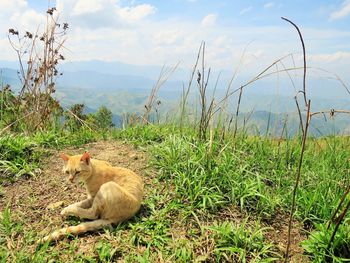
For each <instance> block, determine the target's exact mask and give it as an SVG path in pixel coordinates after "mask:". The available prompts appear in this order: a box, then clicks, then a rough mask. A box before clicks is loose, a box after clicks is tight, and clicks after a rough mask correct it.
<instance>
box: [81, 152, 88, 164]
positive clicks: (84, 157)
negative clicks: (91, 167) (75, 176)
mask: <svg viewBox="0 0 350 263" xmlns="http://www.w3.org/2000/svg"><path fill="white" fill-rule="evenodd" d="M80 161H82V162H86V164H89V163H90V154H89V153H88V152H85V153H84V154H83V156H82V157H81V159H80Z"/></svg>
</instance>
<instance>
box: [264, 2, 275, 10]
mask: <svg viewBox="0 0 350 263" xmlns="http://www.w3.org/2000/svg"><path fill="white" fill-rule="evenodd" d="M274 5H275V4H274V3H273V2H268V3H266V4H264V8H265V9H268V8H271V7H273V6H274Z"/></svg>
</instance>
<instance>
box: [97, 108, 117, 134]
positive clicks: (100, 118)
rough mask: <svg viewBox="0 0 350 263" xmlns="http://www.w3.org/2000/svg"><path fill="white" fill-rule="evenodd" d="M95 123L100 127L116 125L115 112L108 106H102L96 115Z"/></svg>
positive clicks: (105, 127) (106, 127)
mask: <svg viewBox="0 0 350 263" xmlns="http://www.w3.org/2000/svg"><path fill="white" fill-rule="evenodd" d="M94 123H95V124H96V126H98V128H100V129H108V128H111V127H113V126H114V123H113V114H112V111H111V110H109V109H108V108H107V107H106V106H101V107H100V108H99V109H98V111H97V112H96V114H95V115H94Z"/></svg>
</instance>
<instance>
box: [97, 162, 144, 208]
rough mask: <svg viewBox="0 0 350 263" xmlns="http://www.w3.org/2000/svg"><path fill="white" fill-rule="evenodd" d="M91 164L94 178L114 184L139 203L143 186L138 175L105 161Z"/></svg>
mask: <svg viewBox="0 0 350 263" xmlns="http://www.w3.org/2000/svg"><path fill="white" fill-rule="evenodd" d="M92 163H93V165H94V168H95V169H94V170H95V173H96V174H95V176H96V177H99V178H100V180H103V181H104V183H106V182H109V181H113V182H116V183H117V184H118V185H120V186H121V187H122V188H123V189H124V190H126V191H127V192H128V193H130V194H132V195H133V196H134V197H135V198H136V199H137V200H140V201H141V199H142V195H143V187H144V185H143V181H142V178H141V177H140V176H139V175H138V174H136V173H135V172H134V171H132V170H130V169H128V168H124V167H118V166H112V165H111V164H110V163H108V162H105V161H100V160H96V159H94V160H92Z"/></svg>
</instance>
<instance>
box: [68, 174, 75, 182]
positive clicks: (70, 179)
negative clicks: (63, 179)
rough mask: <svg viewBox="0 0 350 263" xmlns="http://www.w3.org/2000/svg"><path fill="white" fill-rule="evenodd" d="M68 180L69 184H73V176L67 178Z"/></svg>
mask: <svg viewBox="0 0 350 263" xmlns="http://www.w3.org/2000/svg"><path fill="white" fill-rule="evenodd" d="M68 180H69V181H70V182H71V183H73V182H74V175H70V176H69V178H68Z"/></svg>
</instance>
